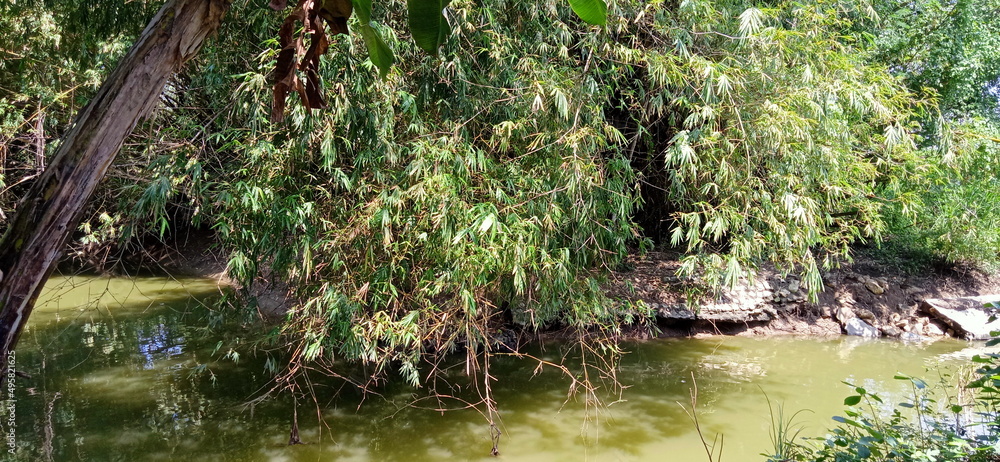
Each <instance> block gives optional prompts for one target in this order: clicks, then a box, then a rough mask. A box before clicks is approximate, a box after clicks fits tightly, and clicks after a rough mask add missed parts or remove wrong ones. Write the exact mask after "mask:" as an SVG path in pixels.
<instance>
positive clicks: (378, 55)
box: [361, 23, 396, 79]
mask: <svg viewBox="0 0 1000 462" xmlns="http://www.w3.org/2000/svg"><path fill="white" fill-rule="evenodd" d="M361 37H362V38H364V40H365V46H366V47H368V56H369V57H371V60H372V64H374V65H375V67H377V68H378V74H379V76H380V77H382V78H383V79H384V78H385V75H386V74H388V73H389V69H391V68H392V63H394V62H396V57H395V56H394V55H393V54H392V49H390V48H389V45H386V43H385V40H382V36H381V35H379V33H378V30H377V29H375V28H374V27H372V26H371V24H367V23H366V24H362V25H361Z"/></svg>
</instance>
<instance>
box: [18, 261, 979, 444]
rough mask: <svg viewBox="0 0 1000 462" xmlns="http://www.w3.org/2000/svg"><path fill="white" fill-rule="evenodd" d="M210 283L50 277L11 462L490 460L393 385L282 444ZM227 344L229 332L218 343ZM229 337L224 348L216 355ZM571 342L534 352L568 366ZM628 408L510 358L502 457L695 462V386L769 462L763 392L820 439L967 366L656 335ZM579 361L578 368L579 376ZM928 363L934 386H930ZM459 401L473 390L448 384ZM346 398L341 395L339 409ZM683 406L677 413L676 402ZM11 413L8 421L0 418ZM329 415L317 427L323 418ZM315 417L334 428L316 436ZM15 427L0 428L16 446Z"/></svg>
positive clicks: (306, 402)
mask: <svg viewBox="0 0 1000 462" xmlns="http://www.w3.org/2000/svg"><path fill="white" fill-rule="evenodd" d="M219 293H220V291H219V289H218V288H217V287H216V286H215V285H214V283H212V282H211V281H204V280H183V281H177V280H171V279H163V278H140V279H134V280H126V279H106V278H80V277H77V278H54V279H53V281H51V282H50V284H49V285H48V286H47V292H46V293H45V295H43V299H42V301H41V302H40V303H39V306H38V307H37V308H36V310H35V312H34V314H33V315H32V318H31V322H30V324H29V325H28V328H27V329H26V330H25V332H24V334H23V335H22V338H21V342H20V345H19V347H18V349H17V355H16V367H17V369H18V370H20V371H22V372H26V373H28V374H30V375H31V376H32V378H31V379H25V378H17V379H16V381H15V387H14V391H15V396H16V401H15V404H16V407H15V415H14V421H15V422H16V426H15V428H14V430H15V440H16V445H17V448H18V453H17V457H18V458H19V459H22V460H57V461H73V460H100V461H105V460H122V461H133V460H136V461H139V460H142V461H144V460H184V461H201V460H204V461H217V460H231V461H318V460H338V461H384V460H390V461H395V460H399V461H407V462H418V461H440V460H483V461H487V460H497V459H496V458H493V457H491V456H489V449H490V446H491V444H490V432H489V427H488V426H487V424H486V423H485V420H484V419H483V417H482V416H481V415H480V414H479V413H477V412H476V411H474V410H459V411H449V412H443V413H442V412H435V411H432V410H426V409H421V408H438V407H451V408H458V407H462V404H461V403H460V402H458V401H449V400H445V401H442V402H440V403H439V402H436V401H428V400H420V398H421V397H423V396H426V390H424V389H412V388H409V387H406V386H402V385H394V386H391V387H388V388H383V389H380V393H381V396H368V397H367V398H366V399H364V401H363V403H362V398H363V397H362V396H361V395H360V394H359V393H357V392H356V391H354V390H352V389H351V388H349V387H347V388H342V385H343V384H342V383H340V382H335V381H320V382H317V383H315V384H314V385H315V388H316V390H317V394H316V396H317V397H318V402H316V403H314V402H312V401H311V400H310V399H309V398H306V397H303V398H302V400H301V401H299V418H300V419H299V420H300V433H301V438H302V440H303V441H306V442H308V443H309V444H305V445H297V446H288V445H287V444H286V443H287V442H288V434H289V428H290V421H291V415H292V408H293V401H292V399H291V398H290V397H289V396H282V397H279V398H278V399H273V400H267V401H264V402H261V403H258V404H256V405H253V406H250V405H248V403H249V402H250V401H251V400H252V399H253V398H255V397H257V396H259V395H260V391H261V390H262V387H266V386H267V385H268V377H269V375H268V374H267V373H266V372H265V361H266V360H267V357H266V355H264V354H258V355H251V354H248V353H247V351H249V350H246V349H243V350H238V351H243V353H242V355H241V356H240V357H239V361H238V362H234V361H233V356H229V357H228V358H226V357H225V356H226V353H227V352H228V349H229V346H230V345H235V344H239V345H244V346H245V339H240V338H239V336H240V331H239V330H234V329H232V328H231V327H220V323H219V320H220V319H222V316H221V314H220V313H216V312H213V311H212V310H211V309H210V308H209V307H210V305H211V304H210V303H206V300H210V299H211V298H212V297H217V296H218V295H219ZM220 332H222V333H224V335H222V334H220ZM220 338H221V339H223V342H222V343H221V344H220V341H219V340H220ZM562 348H563V346H562V345H559V344H550V345H546V347H545V348H543V349H538V350H537V351H534V353H535V354H537V355H538V356H539V357H543V358H546V359H549V360H557V359H558V358H560V357H561V356H562V354H563V352H562V351H561V349H562ZM627 348H628V349H629V350H630V351H631V353H630V354H628V355H627V356H626V357H625V358H624V360H623V361H622V367H621V371H620V372H619V375H618V379H619V380H620V381H621V382H623V383H625V384H627V385H629V386H630V387H629V388H628V389H627V390H626V391H625V393H624V394H623V396H622V400H621V401H617V402H613V403H612V401H614V399H615V398H616V397H614V396H611V397H609V396H602V399H604V400H605V402H606V403H611V404H610V405H608V406H606V407H603V408H594V407H592V406H591V407H588V406H586V405H585V403H584V402H583V399H582V398H581V397H576V398H573V397H570V398H568V397H567V390H568V387H569V385H570V383H569V381H567V380H566V378H565V377H563V376H562V375H561V374H560V373H559V372H558V371H556V370H554V369H553V368H546V369H544V370H543V371H542V372H541V373H540V374H535V373H534V372H535V364H534V363H531V362H530V361H525V360H515V359H511V358H506V359H505V358H499V359H497V360H495V361H494V364H493V367H494V370H493V373H494V375H495V376H496V377H497V379H498V380H497V381H496V382H495V383H494V393H495V396H496V400H497V401H498V403H499V406H500V411H501V413H502V424H501V429H502V431H503V433H504V436H503V439H502V441H501V446H500V450H501V455H500V457H499V460H510V461H579V460H594V461H647V460H648V461H662V460H671V461H702V460H706V459H705V457H704V449H703V448H702V446H701V444H700V442H699V439H698V436H697V434H696V433H695V432H694V426H693V425H692V423H691V421H690V419H689V418H688V416H687V415H686V414H685V412H684V410H683V409H682V407H681V404H683V405H685V406H688V407H690V403H689V401H690V395H689V394H690V391H691V387H692V374H693V375H694V377H695V379H696V380H697V383H698V399H699V409H698V413H699V414H698V415H699V418H700V420H701V423H702V430H703V433H704V434H705V435H706V437H707V438H709V439H712V438H714V437H715V436H716V435H724V456H723V460H724V461H727V462H742V461H759V460H763V458H762V457H760V456H759V455H758V454H759V453H761V452H766V451H767V450H769V449H770V447H769V443H768V428H769V425H770V415H769V412H768V405H767V400H766V399H765V394H766V396H767V397H768V398H769V399H770V401H771V402H772V403H773V404H781V405H782V406H783V407H784V409H785V412H786V414H791V413H793V412H794V411H796V410H800V409H807V410H808V412H805V413H802V414H799V419H798V420H799V421H800V422H801V424H802V425H803V426H804V427H805V432H804V434H809V435H814V436H816V435H822V434H823V433H824V430H825V428H827V427H828V425H829V423H831V421H830V417H831V416H833V415H836V414H839V413H840V411H841V409H842V402H843V398H844V397H845V396H846V395H848V394H851V389H850V388H849V387H847V386H846V385H843V384H842V383H841V381H849V382H852V383H856V384H858V385H861V386H864V387H866V388H867V389H869V390H880V391H882V392H883V394H884V396H885V397H887V398H890V399H889V400H888V401H894V400H895V401H899V400H902V399H904V398H905V397H904V395H905V393H906V387H905V385H906V384H905V383H904V382H901V381H898V380H893V379H892V377H893V375H895V374H896V373H897V372H902V373H905V374H910V375H916V376H922V377H925V378H927V379H929V381H934V380H937V378H938V374H939V372H937V371H938V370H941V369H942V368H944V369H943V370H944V371H945V372H946V373H947V372H948V371H954V370H955V368H957V367H958V366H960V365H962V364H965V363H966V361H965V360H964V359H963V358H967V357H968V356H969V355H968V354H967V353H968V351H967V349H968V348H974V347H972V346H971V345H969V344H967V343H965V342H958V341H940V342H935V343H931V344H917V345H913V344H902V343H898V342H892V341H880V340H879V341H870V340H869V341H865V340H861V339H857V338H837V339H826V340H817V339H802V338H771V339H751V338H735V337H728V338H721V337H720V338H711V339H663V340H654V341H646V342H638V343H632V344H628V345H627ZM571 365H572V364H571ZM927 367H931V368H933V370H934V372H928V371H927V370H926V368H927ZM453 383H454V385H456V387H458V388H456V389H452V390H447V391H449V392H450V393H453V394H455V395H456V396H468V385H469V384H468V383H466V382H465V381H464V379H463V378H462V376H461V374H459V373H456V374H454V381H453ZM336 390H341V393H340V395H339V397H335V395H336V393H335V391H336ZM679 403H680V404H679ZM4 412H8V411H6V410H0V413H4ZM317 414H319V416H317ZM320 418H322V421H323V423H322V424H320V423H319V419H320ZM7 420H8V416H7V415H4V416H3V417H2V418H0V425H2V426H3V431H4V433H7V432H8V428H7V427H6V423H7Z"/></svg>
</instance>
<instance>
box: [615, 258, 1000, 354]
mask: <svg viewBox="0 0 1000 462" xmlns="http://www.w3.org/2000/svg"><path fill="white" fill-rule="evenodd" d="M679 265H680V263H679V261H678V259H677V255H675V254H668V253H660V252H650V253H648V254H646V255H644V256H634V257H631V258H630V259H629V261H628V262H627V264H626V265H625V267H626V268H628V269H627V270H624V271H619V272H616V273H615V274H614V275H613V278H612V283H611V284H610V285H609V287H608V293H609V295H611V296H612V297H613V298H616V299H619V300H631V301H636V300H641V301H643V302H645V303H647V304H649V305H650V306H651V307H652V308H654V309H655V310H656V311H657V313H658V318H659V319H658V327H659V328H660V331H661V334H660V335H662V336H675V337H676V336H704V335H746V336H764V335H784V334H800V335H818V336H823V335H840V334H842V333H845V328H846V326H847V325H848V324H851V325H852V326H854V325H855V324H856V325H857V326H861V325H867V326H868V327H871V328H874V329H876V330H875V331H871V332H870V334H874V335H878V336H889V337H903V338H909V339H919V338H933V337H940V336H943V335H958V334H956V333H955V332H952V331H951V330H950V329H949V327H948V326H946V325H945V324H943V323H941V322H939V321H937V320H936V319H933V318H932V317H931V316H929V314H928V313H925V312H924V311H923V310H922V308H921V302H922V301H923V300H924V299H951V298H958V297H970V296H984V295H990V294H1000V278H998V277H997V276H996V275H989V274H984V273H982V272H979V271H975V270H969V269H962V268H956V267H938V268H928V269H927V270H926V271H925V272H923V273H921V274H919V275H914V274H907V273H906V272H904V271H902V270H900V269H899V268H897V267H893V266H889V265H885V264H882V263H879V262H878V261H877V260H875V259H873V258H869V257H866V256H864V255H863V254H862V255H861V256H859V257H858V258H857V259H856V260H855V261H854V263H851V264H844V265H842V266H841V267H840V268H838V269H834V270H831V271H829V272H827V273H825V274H824V275H823V280H824V287H823V291H822V292H820V293H819V297H818V298H819V300H818V302H817V303H811V302H809V301H808V300H807V293H806V289H805V288H804V287H802V284H801V281H800V280H799V279H798V278H797V277H795V276H789V277H782V276H781V275H780V274H779V273H778V272H777V271H775V270H774V269H773V268H766V269H764V270H762V271H760V272H759V273H758V275H757V277H756V279H754V280H753V281H743V283H742V284H740V285H739V286H738V287H737V288H736V289H734V290H724V291H722V292H720V293H717V294H708V295H706V296H705V297H704V298H703V299H702V300H701V301H700V302H698V303H697V305H692V304H689V303H687V302H686V300H685V296H684V293H685V290H687V289H692V288H695V289H697V288H698V287H697V283H696V282H692V281H685V280H681V279H679V278H677V277H676V275H675V272H676V270H677V268H678V267H679ZM855 318H857V320H855V321H851V320H852V319H855ZM858 321H863V323H861V322H858Z"/></svg>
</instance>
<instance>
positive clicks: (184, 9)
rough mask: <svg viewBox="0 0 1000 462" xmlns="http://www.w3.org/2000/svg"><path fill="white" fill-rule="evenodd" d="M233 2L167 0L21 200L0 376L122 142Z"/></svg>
mask: <svg viewBox="0 0 1000 462" xmlns="http://www.w3.org/2000/svg"><path fill="white" fill-rule="evenodd" d="M230 1H231V0H168V1H167V3H166V4H165V5H164V6H163V8H161V9H160V11H159V12H157V13H156V16H154V17H153V19H152V20H151V21H150V23H149V25H147V26H146V29H145V30H144V31H143V32H142V35H141V36H140V37H139V40H138V41H137V42H136V44H135V45H134V46H133V47H132V49H131V50H129V52H128V54H127V55H125V57H124V58H122V60H121V62H120V63H119V64H118V67H117V68H116V69H115V71H114V72H113V73H112V74H111V75H110V76H109V77H108V79H107V80H106V81H105V82H104V84H103V85H101V89H100V90H99V91H98V92H97V96H95V97H94V99H93V100H92V101H91V102H90V104H88V105H87V107H85V108H84V109H83V111H81V112H80V115H79V116H77V121H76V125H75V126H74V127H73V129H72V130H70V131H69V133H67V134H66V136H65V137H64V138H63V140H62V144H60V146H59V150H58V151H57V152H56V154H55V156H54V157H53V158H52V161H51V162H50V163H49V165H48V166H47V168H46V169H45V172H44V173H43V174H42V175H41V176H40V177H39V178H38V179H37V180H36V181H35V183H34V184H33V185H32V187H31V189H30V190H29V191H28V193H27V195H26V196H25V197H24V198H23V199H22V200H21V203H20V204H19V205H18V207H17V211H16V213H15V214H14V216H13V218H12V220H11V223H10V227H9V228H8V229H7V232H6V234H4V236H3V238H2V239H0V361H2V362H0V369H2V370H5V369H6V366H7V357H8V355H9V354H10V351H11V350H12V349H13V348H14V346H15V345H16V344H17V339H18V337H19V336H20V335H21V330H22V329H23V328H24V324H25V323H26V322H27V320H28V316H29V315H30V314H31V310H32V308H33V307H34V304H35V300H36V299H37V298H38V294H39V293H40V292H41V290H42V286H43V285H44V283H45V281H46V280H47V279H48V277H49V275H50V274H51V273H52V270H53V268H54V267H55V265H56V263H57V262H58V260H59V258H60V256H61V255H62V251H63V247H64V245H65V243H66V241H67V239H68V238H69V237H70V235H72V233H73V231H74V230H76V228H77V226H79V222H80V217H81V215H82V213H83V209H84V207H85V205H86V203H87V201H88V200H89V199H90V196H91V194H92V193H93V192H94V189H95V188H96V187H97V185H98V183H100V181H101V179H102V178H103V177H104V174H105V173H106V172H107V170H108V167H109V166H110V165H111V162H112V161H113V160H114V158H115V155H116V154H117V153H118V150H119V148H120V147H121V145H122V142H123V141H124V140H125V137H126V136H128V135H129V133H131V132H132V129H133V128H134V127H135V125H136V124H137V123H138V122H139V121H140V120H141V119H142V118H143V117H145V116H146V115H147V114H148V113H149V112H150V110H151V109H153V107H154V106H155V105H156V103H157V101H158V99H159V95H160V92H161V91H162V90H163V86H164V85H165V84H166V82H167V79H168V78H170V77H171V76H172V75H173V74H174V73H176V72H177V71H178V70H180V68H181V66H182V65H183V64H184V63H185V62H186V61H187V60H189V59H191V58H192V57H194V55H195V54H196V53H197V52H198V50H199V49H200V48H201V46H202V44H203V43H204V41H205V39H206V38H208V36H210V35H212V34H214V33H215V32H216V30H218V28H219V24H220V23H221V22H222V17H223V16H224V15H225V13H226V10H228V9H229V4H230ZM6 376H7V374H6V373H3V374H0V385H2V384H3V382H4V380H5V379H6Z"/></svg>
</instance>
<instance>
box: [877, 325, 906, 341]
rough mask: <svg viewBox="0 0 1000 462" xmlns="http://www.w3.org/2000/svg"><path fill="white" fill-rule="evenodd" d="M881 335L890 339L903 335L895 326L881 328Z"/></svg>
mask: <svg viewBox="0 0 1000 462" xmlns="http://www.w3.org/2000/svg"><path fill="white" fill-rule="evenodd" d="M882 333H883V334H885V336H886V337H892V338H899V337H901V336H902V335H903V334H904V332H903V331H902V329H900V328H898V327H896V326H885V327H883V328H882Z"/></svg>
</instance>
